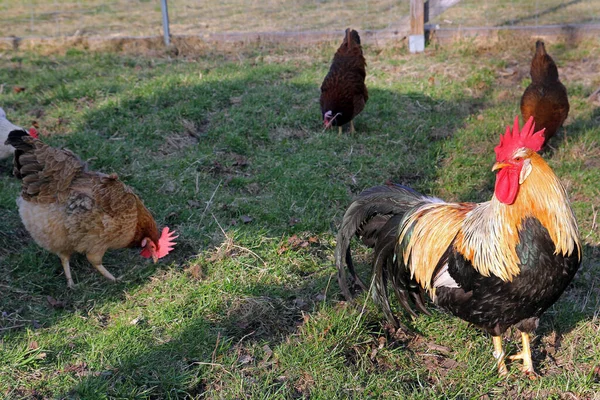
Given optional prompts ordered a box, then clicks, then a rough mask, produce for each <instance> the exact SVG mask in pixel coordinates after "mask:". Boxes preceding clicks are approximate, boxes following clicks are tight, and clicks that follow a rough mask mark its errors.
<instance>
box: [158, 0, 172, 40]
mask: <svg viewBox="0 0 600 400" xmlns="http://www.w3.org/2000/svg"><path fill="white" fill-rule="evenodd" d="M160 8H161V10H162V22H163V33H164V37H165V46H168V45H170V44H171V34H170V33H169V8H168V7H167V0H160Z"/></svg>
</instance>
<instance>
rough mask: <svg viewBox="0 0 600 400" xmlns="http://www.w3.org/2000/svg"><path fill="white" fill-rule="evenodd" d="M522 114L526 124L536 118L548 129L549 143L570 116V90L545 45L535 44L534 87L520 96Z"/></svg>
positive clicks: (547, 137)
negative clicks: (568, 94)
mask: <svg viewBox="0 0 600 400" xmlns="http://www.w3.org/2000/svg"><path fill="white" fill-rule="evenodd" d="M521 114H523V119H524V120H525V121H527V120H528V119H529V117H531V116H533V119H534V121H535V125H536V126H537V127H538V128H540V129H542V128H545V129H546V133H545V136H546V141H545V143H544V144H547V143H548V140H549V139H550V138H551V137H552V136H554V134H555V133H556V131H557V130H558V128H560V127H561V126H562V124H563V122H565V119H566V118H567V115H568V114H569V100H568V98H567V89H566V88H565V86H564V85H563V84H562V83H561V82H560V80H559V79H558V69H557V68H556V64H555V63H554V61H553V60H552V58H551V57H550V56H549V55H548V53H546V48H545V47H544V42H542V41H541V40H538V41H537V42H536V43H535V55H534V56H533V60H531V84H530V85H529V86H528V87H527V89H525V93H523V97H521Z"/></svg>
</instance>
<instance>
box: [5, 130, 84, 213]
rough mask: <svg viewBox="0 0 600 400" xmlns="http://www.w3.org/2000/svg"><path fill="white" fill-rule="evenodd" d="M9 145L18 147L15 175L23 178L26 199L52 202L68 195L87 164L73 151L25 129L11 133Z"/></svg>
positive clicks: (16, 148)
mask: <svg viewBox="0 0 600 400" xmlns="http://www.w3.org/2000/svg"><path fill="white" fill-rule="evenodd" d="M5 144H7V145H11V146H13V147H14V148H15V156H14V157H15V158H14V163H13V174H14V175H15V176H16V177H17V178H18V179H21V180H22V181H23V187H22V191H21V196H22V197H23V198H24V199H25V200H29V201H35V202H38V203H51V202H55V201H57V200H59V201H60V200H61V199H62V196H63V195H66V193H67V191H68V189H69V187H70V185H71V182H72V181H73V179H74V178H75V177H76V176H77V175H78V174H79V173H80V172H82V171H85V165H84V164H83V162H81V160H80V159H79V158H78V157H77V156H76V155H75V154H73V153H72V152H71V151H69V150H65V149H55V148H53V147H50V146H48V145H47V144H44V143H43V142H42V141H41V140H39V139H36V138H34V137H32V136H30V135H29V134H28V133H27V132H26V131H24V130H14V131H11V132H10V133H9V134H8V139H6V142H5Z"/></svg>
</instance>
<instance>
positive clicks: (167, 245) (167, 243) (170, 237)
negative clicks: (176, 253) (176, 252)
mask: <svg viewBox="0 0 600 400" xmlns="http://www.w3.org/2000/svg"><path fill="white" fill-rule="evenodd" d="M178 237H179V235H175V231H170V232H169V227H168V226H165V227H164V228H163V230H162V233H161V234H160V239H158V251H157V255H158V258H163V257H164V256H166V255H167V254H169V252H170V251H171V250H173V247H175V239H177V238H178Z"/></svg>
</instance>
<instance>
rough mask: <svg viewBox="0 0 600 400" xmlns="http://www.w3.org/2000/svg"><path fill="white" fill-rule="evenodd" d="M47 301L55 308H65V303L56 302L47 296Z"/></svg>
mask: <svg viewBox="0 0 600 400" xmlns="http://www.w3.org/2000/svg"><path fill="white" fill-rule="evenodd" d="M46 301H47V302H48V304H50V305H51V306H52V307H54V308H63V307H64V306H65V302H64V301H62V300H56V299H55V298H54V297H52V296H46Z"/></svg>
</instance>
